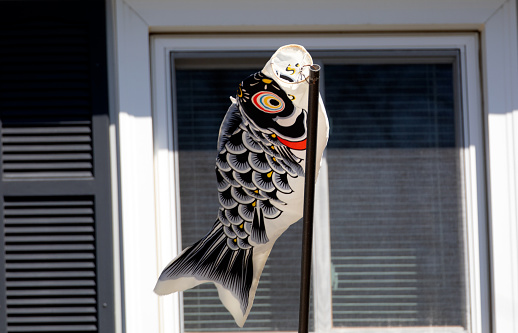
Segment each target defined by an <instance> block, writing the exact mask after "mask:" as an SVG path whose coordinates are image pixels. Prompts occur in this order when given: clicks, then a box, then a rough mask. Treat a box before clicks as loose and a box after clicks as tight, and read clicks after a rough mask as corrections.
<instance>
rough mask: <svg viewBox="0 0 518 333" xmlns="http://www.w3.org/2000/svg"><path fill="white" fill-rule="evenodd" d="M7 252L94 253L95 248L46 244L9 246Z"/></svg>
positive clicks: (90, 245)
mask: <svg viewBox="0 0 518 333" xmlns="http://www.w3.org/2000/svg"><path fill="white" fill-rule="evenodd" d="M5 248H6V251H7V252H18V253H19V252H35V253H41V252H43V251H51V252H55V251H63V252H68V251H70V252H72V251H73V252H75V251H84V252H86V251H94V250H95V246H93V245H92V244H46V245H32V244H31V245H28V244H22V245H20V244H14V245H13V244H8V245H7V246H6V247H5Z"/></svg>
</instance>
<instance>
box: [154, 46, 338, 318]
mask: <svg viewBox="0 0 518 333" xmlns="http://www.w3.org/2000/svg"><path fill="white" fill-rule="evenodd" d="M310 65H312V59H311V56H310V55H309V53H308V52H307V51H306V50H305V49H304V47H302V46H299V45H286V46H283V47H281V48H279V49H278V50H277V52H275V53H274V55H273V56H272V58H271V59H270V61H269V62H268V63H267V64H266V66H265V67H264V68H263V70H262V71H260V72H257V73H255V74H253V75H251V76H249V77H248V78H246V79H244V80H243V81H242V82H241V83H240V84H239V85H238V87H237V95H236V98H232V97H231V102H232V104H231V105H230V108H229V109H228V111H227V114H226V115H225V118H224V119H223V122H222V124H221V128H220V132H219V139H218V155H217V157H216V179H217V193H218V197H219V203H220V207H219V210H218V212H217V214H216V218H215V223H214V225H213V226H212V230H211V231H210V232H209V233H208V234H207V235H206V236H205V237H203V238H202V239H201V240H199V241H198V242H196V243H195V244H193V245H192V246H190V247H188V248H186V249H185V250H183V252H182V253H180V255H178V257H176V258H175V259H174V260H173V261H171V262H170V263H169V264H168V265H167V266H166V267H165V269H164V270H163V272H162V274H161V275H160V277H159V279H158V282H157V284H156V287H155V292H156V293H157V294H159V295H165V294H169V293H172V292H176V291H182V290H185V289H189V288H192V287H195V286H197V285H199V284H201V283H204V282H213V283H214V284H215V285H216V287H217V289H218V294H219V297H220V299H221V302H222V303H223V305H224V306H225V307H226V308H227V309H228V311H229V312H230V313H231V314H232V316H233V317H234V319H235V321H236V323H237V324H238V325H239V326H240V327H242V326H243V324H244V323H245V320H246V318H247V317H248V314H249V313H250V309H251V307H252V303H253V301H254V297H255V292H256V290H257V285H258V283H259V278H260V276H261V272H262V271H263V268H264V265H265V263H266V259H267V258H268V255H269V254H270V251H271V250H272V246H273V244H274V243H275V241H276V240H277V238H278V237H279V236H280V235H281V234H282V233H283V232H284V231H285V230H286V229H287V228H288V227H289V226H290V225H291V224H293V223H295V222H296V221H298V220H299V219H300V218H301V217H302V211H303V201H304V169H305V156H306V135H307V128H306V119H307V105H308V91H309V89H308V88H309V84H308V83H307V78H308V76H309V66H310ZM318 113H319V114H318V138H317V152H316V154H317V170H318V167H319V166H320V161H321V157H322V153H323V151H324V148H325V146H326V144H327V138H328V132H329V125H328V120H327V116H326V113H325V109H324V107H323V104H322V100H321V99H320V100H319V110H318Z"/></svg>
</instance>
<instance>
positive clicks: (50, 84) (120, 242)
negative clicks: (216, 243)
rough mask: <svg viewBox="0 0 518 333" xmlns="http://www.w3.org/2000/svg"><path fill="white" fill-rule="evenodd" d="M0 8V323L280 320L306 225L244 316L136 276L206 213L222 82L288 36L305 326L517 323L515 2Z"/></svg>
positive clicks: (287, 324)
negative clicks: (310, 112)
mask: <svg viewBox="0 0 518 333" xmlns="http://www.w3.org/2000/svg"><path fill="white" fill-rule="evenodd" d="M31 6H32V8H33V10H32V11H31V12H30V13H28V11H29V10H28V9H26V8H29V7H31ZM0 8H2V10H1V13H0V15H1V16H2V23H0V26H1V27H2V28H1V31H2V44H1V45H0V47H1V49H0V62H1V64H0V66H2V67H0V85H1V87H2V90H0V107H1V109H0V122H1V140H2V142H1V152H2V161H1V162H2V175H1V182H2V183H1V189H0V192H1V195H2V208H1V211H0V212H1V214H2V222H3V223H2V225H1V226H0V231H1V232H2V233H3V238H2V239H3V244H2V252H1V253H0V258H1V259H2V260H1V262H0V268H1V269H0V279H2V280H3V281H5V283H4V284H2V285H3V286H4V288H3V289H2V290H0V318H2V320H0V331H5V332H9V333H11V332H36V331H38V332H58V331H79V332H87V331H88V332H103V333H105V332H106V333H108V332H121V333H122V332H124V333H141V332H178V333H180V332H215V331H216V332H221V331H252V332H259V331H268V332H272V331H296V330H297V323H298V314H297V311H298V303H297V302H298V280H299V279H300V276H299V275H298V274H299V273H298V269H299V268H298V267H299V262H300V259H299V257H300V248H299V246H300V245H299V244H300V229H301V226H300V223H298V224H295V225H294V226H292V227H291V228H290V230H289V232H287V233H286V234H285V235H283V236H282V238H281V239H280V240H279V241H278V244H276V245H275V247H274V249H273V251H272V254H271V257H270V259H269V261H268V264H267V267H266V269H265V274H263V277H262V280H261V283H260V285H259V289H258V293H257V297H256V301H255V304H254V307H253V308H252V312H251V315H250V317H249V320H248V321H247V323H246V324H245V326H244V327H243V328H242V329H240V328H239V327H237V326H236V325H235V324H234V323H233V321H232V318H231V317H230V315H229V314H228V313H226V311H225V310H224V308H222V306H221V305H220V304H219V301H218V300H217V293H216V292H215V289H213V288H212V287H211V286H209V285H203V286H201V287H199V288H197V289H195V290H192V291H189V292H185V293H183V294H173V295H169V296H162V297H158V296H157V295H155V294H154V293H153V292H152V290H153V288H154V285H155V283H156V280H157V278H158V275H159V274H160V272H161V270H162V269H163V268H164V267H165V265H167V263H168V262H169V261H170V260H171V259H172V258H174V257H175V256H176V255H177V254H178V253H179V252H180V251H181V250H182V248H184V247H186V246H188V245H190V244H191V243H192V242H194V241H196V240H197V239H199V238H200V237H201V236H203V235H204V234H205V233H206V232H207V231H209V228H210V226H211V225H212V223H213V221H214V218H215V214H216V211H217V206H218V203H217V197H216V192H215V190H213V189H212V188H213V187H214V186H215V177H214V169H213V168H214V158H215V154H216V149H215V148H216V140H217V135H218V130H219V124H220V123H221V120H222V117H223V116H224V114H225V112H226V110H227V108H228V105H229V104H230V101H229V96H231V95H233V94H235V91H236V88H237V84H238V83H239V82H240V81H241V80H242V79H244V78H245V77H246V76H248V75H250V74H252V73H254V72H255V71H258V70H260V69H261V68H262V67H263V66H264V64H265V63H266V61H267V60H268V58H269V56H270V55H271V54H273V52H274V51H275V50H276V49H277V48H278V47H280V46H282V45H286V44H300V45H303V46H304V47H305V48H306V49H307V50H308V51H309V52H310V53H311V54H312V57H313V60H314V61H315V62H316V63H318V64H319V65H321V68H322V71H321V72H322V73H321V75H322V82H321V94H322V98H323V100H324V104H325V105H326V109H327V112H328V116H329V118H330V125H331V132H330V140H329V145H328V148H327V151H326V153H325V159H324V162H323V165H322V169H321V172H320V176H319V181H318V183H317V200H316V205H317V206H316V216H315V225H316V227H315V240H314V254H313V256H314V260H313V289H312V306H311V321H310V327H311V331H315V332H326V333H334V332H336V333H345V332H376V333H377V332H394V333H395V332H398V333H399V332H401V333H411V332H412V333H413V332H416V333H417V332H434V333H435V332H437V333H439V332H441V333H442V332H470V333H489V332H493V333H507V332H518V319H517V318H518V303H517V302H518V301H517V300H518V249H517V247H518V246H517V244H518V229H517V197H516V193H517V191H518V178H517V177H516V165H518V164H517V163H518V151H517V147H518V135H517V134H516V128H515V126H518V122H517V121H518V120H517V119H518V118H517V117H518V115H517V112H518V111H517V110H518V98H517V97H516V96H517V94H516V93H515V92H516V91H517V89H518V26H517V6H516V1H514V0H476V1H473V0H470V1H468V0H452V1H449V2H441V1H431V2H430V1H407V0H387V1H374V0H368V1H348V2H339V1H330V0H325V1H321V2H318V3H317V2H309V1H305V0H304V1H297V2H293V1H287V0H283V1H277V2H251V1H246V2H236V1H205V0H193V1H189V2H184V1H159V0H126V1H123V0H113V1H106V2H104V1H62V2H59V1H54V2H47V1H27V2H26V1H1V2H0ZM213 185H214V186H213Z"/></svg>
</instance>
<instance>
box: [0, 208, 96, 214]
mask: <svg viewBox="0 0 518 333" xmlns="http://www.w3.org/2000/svg"><path fill="white" fill-rule="evenodd" d="M35 207H40V205H37V206H35ZM92 213H93V209H91V208H83V207H75V208H69V207H63V208H54V207H52V208H48V209H42V208H32V209H30V210H28V209H27V208H24V209H14V208H11V209H9V210H8V211H7V212H6V213H5V215H6V216H20V215H22V216H27V215H32V216H42V215H53V216H60V215H91V214H92Z"/></svg>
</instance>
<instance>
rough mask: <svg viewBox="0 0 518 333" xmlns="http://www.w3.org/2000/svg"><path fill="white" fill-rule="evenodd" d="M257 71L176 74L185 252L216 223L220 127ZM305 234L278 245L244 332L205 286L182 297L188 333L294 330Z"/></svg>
mask: <svg viewBox="0 0 518 333" xmlns="http://www.w3.org/2000/svg"><path fill="white" fill-rule="evenodd" d="M265 61H266V60H265ZM259 69H260V68H259ZM259 69H257V68H250V69H243V70H241V69H240V70H235V69H234V70H230V69H228V70H215V69H203V70H196V69H178V70H176V95H177V113H176V117H177V128H178V133H177V134H178V135H177V137H178V146H179V169H180V172H179V174H180V202H181V207H180V208H181V227H182V244H183V247H186V246H190V245H191V244H193V243H194V242H195V241H197V240H199V239H200V238H202V237H203V236H204V235H205V234H206V233H207V232H209V231H210V229H211V227H212V224H213V223H214V221H215V219H216V214H217V210H218V207H219V203H218V198H217V186H216V175H215V172H214V167H215V158H216V154H217V151H216V148H217V139H218V133H219V126H220V124H221V121H222V120H223V117H224V115H225V113H226V111H227V109H228V107H229V106H230V100H229V96H235V94H236V90H237V85H238V84H239V82H241V81H242V80H243V79H244V78H246V77H248V76H249V75H250V74H253V73H255V72H257V71H258V70H259ZM301 230H302V224H301V223H296V224H294V225H293V226H291V227H290V229H289V230H288V231H286V232H285V233H284V234H283V235H282V237H281V238H280V239H279V240H278V241H277V243H276V244H275V246H274V248H273V251H272V252H271V254H270V257H269V259H268V262H267V263H266V267H265V269H264V271H263V274H262V276H261V280H260V282H259V287H258V289H257V294H256V297H255V301H254V305H253V307H252V311H251V313H250V315H249V317H248V319H247V321H246V323H245V326H244V327H243V328H239V327H238V326H237V325H236V324H235V322H234V320H233V318H232V316H231V315H230V314H229V313H228V312H227V310H226V309H225V308H224V307H223V305H221V303H220V301H219V298H218V294H217V290H216V288H215V287H214V285H213V284H212V283H206V284H202V285H200V286H198V287H196V288H194V289H191V290H187V291H185V292H184V323H185V325H184V326H185V331H189V332H191V331H203V332H207V331H296V330H297V326H298V307H299V283H300V255H301V249H300V248H301Z"/></svg>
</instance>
